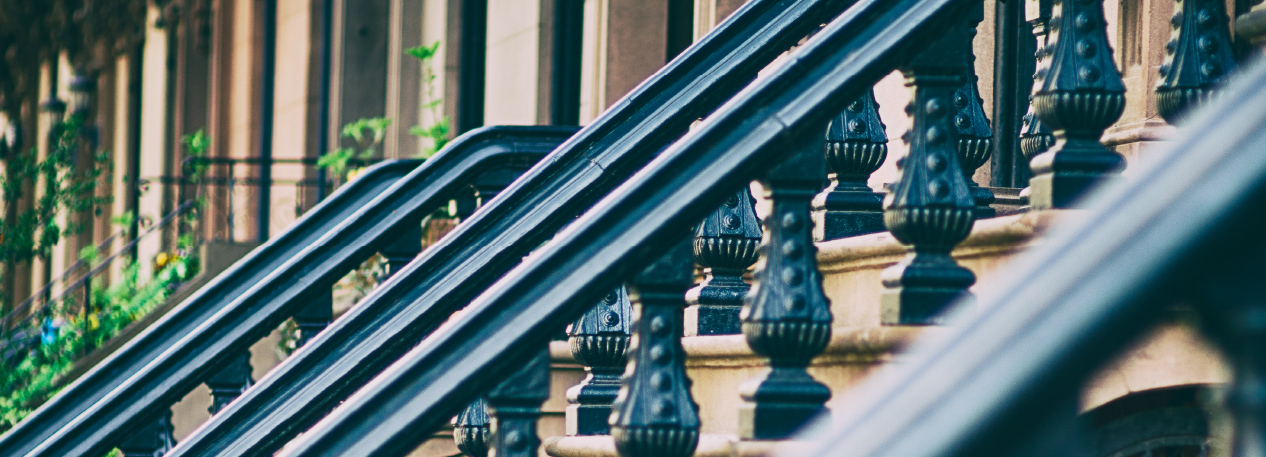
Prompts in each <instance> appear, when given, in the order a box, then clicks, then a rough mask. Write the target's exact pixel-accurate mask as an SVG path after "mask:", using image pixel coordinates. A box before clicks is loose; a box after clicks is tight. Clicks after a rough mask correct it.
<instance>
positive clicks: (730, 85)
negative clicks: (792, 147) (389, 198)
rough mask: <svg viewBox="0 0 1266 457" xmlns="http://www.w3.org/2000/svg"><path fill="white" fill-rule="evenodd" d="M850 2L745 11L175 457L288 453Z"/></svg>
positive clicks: (757, 1)
mask: <svg viewBox="0 0 1266 457" xmlns="http://www.w3.org/2000/svg"><path fill="white" fill-rule="evenodd" d="M850 3H852V2H851V1H849V0H838V1H837V0H798V1H791V2H788V1H781V0H753V1H751V2H748V3H747V4H745V5H744V6H743V7H742V8H740V9H739V10H738V11H736V12H735V13H734V14H732V15H731V16H730V18H729V19H727V20H726V21H725V22H724V23H723V24H721V25H720V26H718V27H717V28H716V29H714V30H713V31H712V33H710V34H709V35H708V36H707V37H705V38H704V39H702V40H700V41H699V42H697V43H695V44H694V45H693V46H692V47H691V48H690V49H687V50H686V51H685V52H683V53H682V54H681V55H679V56H678V57H677V58H676V59H674V60H673V62H671V63H669V64H668V65H667V66H666V67H665V68H664V69H662V70H660V72H658V73H657V74H655V75H653V76H651V77H650V78H649V79H648V80H647V81H646V82H644V83H642V85H641V86H639V87H638V88H637V89H635V90H634V91H633V92H632V93H631V94H629V95H628V96H626V97H625V98H624V99H623V100H622V101H620V102H618V103H616V104H615V105H614V106H613V107H612V108H611V109H609V110H608V111H607V112H606V113H604V114H603V115H602V116H601V117H600V118H599V119H596V120H595V121H594V122H593V123H591V124H589V125H588V126H586V128H585V129H584V130H582V131H580V132H579V133H577V134H576V136H575V137H573V138H572V139H571V140H569V141H568V142H567V143H565V144H563V145H562V146H560V147H559V148H558V150H556V151H555V152H553V153H552V154H551V155H550V156H549V157H548V158H546V159H543V160H542V162H541V164H540V165H538V166H536V167H534V168H533V169H532V170H530V171H528V173H527V174H526V175H524V176H523V177H522V178H520V179H519V180H518V181H516V182H515V183H514V184H513V185H511V186H510V187H509V188H507V189H506V190H505V191H503V192H502V193H501V194H499V195H498V196H497V198H495V199H493V200H492V201H491V202H489V203H488V204H487V205H486V206H485V207H483V208H481V209H480V210H479V211H478V212H476V213H475V214H474V215H473V216H472V217H471V218H470V219H468V220H466V221H464V222H463V223H462V224H461V225H459V226H458V227H457V228H456V229H455V230H454V231H453V232H452V233H450V234H449V235H447V236H446V237H445V238H444V239H442V240H440V241H439V243H437V244H436V245H434V246H432V247H430V248H429V249H428V250H427V251H425V252H424V253H423V254H422V255H421V256H419V257H418V258H417V259H416V260H414V262H413V263H411V264H410V265H409V266H407V267H406V268H404V269H403V270H401V271H400V272H399V273H397V274H395V276H393V277H392V278H391V279H390V280H389V281H387V282H386V283H384V284H382V285H380V286H379V289H378V291H376V292H375V293H374V294H372V295H370V296H368V297H366V298H365V299H363V300H362V301H360V302H359V303H358V305H357V306H356V308H354V309H352V310H351V311H349V312H348V314H345V315H343V316H342V317H340V318H339V320H338V321H336V322H335V323H334V324H332V325H331V326H330V327H329V328H327V329H326V330H325V331H324V332H322V333H321V335H319V336H318V337H317V338H315V339H314V340H312V341H310V342H308V344H307V345H306V346H305V347H304V350H302V351H299V352H297V353H295V354H294V355H292V356H291V359H290V362H289V363H287V364H284V365H282V366H279V367H278V368H277V369H276V370H274V371H273V372H272V373H270V375H269V376H268V377H267V378H265V379H262V380H261V381H260V382H259V383H257V384H255V385H254V386H253V387H252V389H250V390H249V391H247V392H245V393H244V394H243V395H242V396H241V397H238V398H237V400H235V401H234V403H232V404H231V405H229V406H228V407H226V408H225V409H223V410H221V411H220V412H219V413H218V414H217V415H216V416H214V417H213V418H212V419H211V421H210V422H208V423H207V424H205V426H203V427H201V428H200V429H199V430H198V432H197V433H195V434H194V435H192V436H190V437H187V438H186V439H185V440H182V444H181V445H179V446H178V447H176V448H175V449H173V450H172V451H171V452H170V453H169V454H168V455H170V456H193V455H197V456H210V455H219V456H229V455H238V454H239V453H241V452H244V450H246V449H250V450H251V452H255V453H261V454H267V453H269V452H273V451H275V450H277V449H280V447H281V446H282V445H284V444H285V443H286V442H287V441H289V439H290V438H291V437H293V436H294V435H295V434H296V433H297V432H298V431H300V430H302V429H303V428H304V426H305V425H306V424H311V423H313V422H314V421H316V420H317V419H319V418H320V416H321V415H323V414H325V412H326V411H328V410H329V408H332V407H334V406H335V405H337V404H338V402H339V401H342V400H343V399H345V398H347V396H348V395H350V394H351V392H352V391H353V390H354V389H356V388H357V387H359V386H361V385H363V384H364V382H365V381H366V380H368V379H369V378H370V377H371V376H373V375H374V374H376V373H378V372H379V371H380V370H381V369H382V368H384V367H385V366H386V365H387V364H389V363H390V362H391V361H392V360H393V359H394V358H396V357H398V356H399V355H401V354H403V353H404V352H405V351H407V350H408V349H410V348H411V347H413V345H414V344H415V343H416V342H417V341H419V340H421V339H422V338H423V337H425V335H426V334H427V332H429V331H430V330H431V329H433V328H435V327H436V326H438V325H440V323H442V322H444V321H445V320H446V319H448V317H449V316H450V315H451V313H452V312H453V311H455V310H457V309H459V308H461V307H462V306H465V305H466V304H467V303H469V302H470V299H472V298H474V297H475V296H476V295H478V293H479V292H481V291H483V290H484V289H485V288H486V287H487V286H488V285H490V284H492V283H493V282H494V281H496V279H497V278H499V277H500V276H501V275H502V274H504V273H505V272H507V271H509V270H510V269H511V268H513V267H514V266H515V265H517V264H518V263H519V262H520V260H521V259H522V258H523V257H524V256H526V255H528V254H529V253H530V252H532V251H533V250H534V249H536V248H537V247H538V246H540V245H541V243H543V242H545V241H547V240H548V239H549V238H550V237H552V236H554V234H555V233H557V232H558V230H560V229H561V228H562V227H564V226H565V225H567V224H568V223H570V222H571V221H573V220H574V217H575V216H576V215H578V214H580V213H582V212H584V211H585V210H587V209H589V208H590V207H592V206H593V204H594V203H595V202H596V201H597V200H598V199H600V198H601V197H602V196H603V195H605V194H607V193H609V192H610V191H611V190H612V189H614V188H615V187H616V186H618V185H620V184H621V183H623V182H624V181H626V180H627V179H628V178H629V177H630V176H633V175H634V173H636V172H637V171H638V170H639V169H641V167H642V166H643V165H645V164H646V163H647V162H650V161H651V160H653V159H654V158H655V156H656V155H657V154H658V153H659V151H661V150H662V148H663V147H664V146H666V145H668V144H669V143H671V142H672V141H673V140H675V139H676V138H677V137H678V136H679V135H680V134H682V133H684V132H685V131H686V130H687V129H688V128H689V126H690V124H691V123H692V122H693V121H695V120H697V119H699V118H701V117H705V116H707V115H708V113H710V112H712V111H713V110H715V109H716V108H717V107H718V106H720V105H721V103H723V102H724V101H725V100H726V99H728V98H729V97H731V96H733V94H735V93H737V92H738V91H739V90H740V89H741V88H742V87H744V86H745V85H746V84H747V83H748V82H749V81H751V80H752V78H755V77H756V74H757V72H759V71H760V70H761V69H762V68H764V67H765V66H767V65H768V63H769V62H771V61H772V60H774V59H775V58H776V57H777V56H778V55H780V54H782V53H783V52H784V51H785V50H786V49H788V48H789V47H791V46H793V45H794V44H795V43H796V42H797V41H799V40H800V39H801V38H803V37H804V36H805V35H807V34H809V33H810V32H812V31H813V30H815V29H816V28H817V27H818V26H819V25H820V24H821V22H822V18H824V17H834V16H835V15H836V14H838V13H839V12H840V11H843V10H844V9H845V8H846V7H847V5H848V4H850ZM562 327H563V326H562V325H559V326H558V328H562ZM300 392H302V394H299V393H300Z"/></svg>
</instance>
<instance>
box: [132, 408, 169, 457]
mask: <svg viewBox="0 0 1266 457" xmlns="http://www.w3.org/2000/svg"><path fill="white" fill-rule="evenodd" d="M173 447H176V439H175V438H173V437H172V425H171V410H170V409H164V410H163V411H160V412H159V413H158V414H157V415H155V416H154V417H151V418H149V419H147V420H145V421H142V422H141V425H139V426H138V427H136V428H135V429H133V430H132V431H131V432H129V433H128V434H127V437H126V438H124V439H123V440H122V441H120V442H119V445H118V448H119V451H122V452H123V456H124V457H156V456H160V455H163V454H166V453H167V451H168V450H170V449H171V448H173Z"/></svg>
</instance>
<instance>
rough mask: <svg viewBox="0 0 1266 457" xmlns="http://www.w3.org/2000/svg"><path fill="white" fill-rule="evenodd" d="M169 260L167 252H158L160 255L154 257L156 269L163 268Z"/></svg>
mask: <svg viewBox="0 0 1266 457" xmlns="http://www.w3.org/2000/svg"><path fill="white" fill-rule="evenodd" d="M168 260H169V259H168V258H167V253H166V252H160V253H158V256H156V257H154V269H156V270H157V269H161V268H163V267H164V266H166V265H167V261H168Z"/></svg>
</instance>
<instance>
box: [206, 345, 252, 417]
mask: <svg viewBox="0 0 1266 457" xmlns="http://www.w3.org/2000/svg"><path fill="white" fill-rule="evenodd" d="M252 383H254V380H253V379H251V353H250V351H242V352H241V353H238V354H237V355H232V356H229V357H228V360H227V361H226V362H225V363H224V365H223V366H221V367H220V368H219V369H218V370H216V372H215V373H214V374H212V375H211V376H210V377H209V378H207V382H206V384H207V387H209V388H210V389H211V408H209V409H208V411H210V412H211V414H216V413H218V412H220V410H221V409H224V407H225V406H227V405H228V404H229V403H231V402H232V401H233V399H235V398H237V397H238V395H241V394H242V392H245V391H246V389H247V388H249V387H250V386H251V384H252Z"/></svg>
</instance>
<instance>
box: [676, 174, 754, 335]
mask: <svg viewBox="0 0 1266 457" xmlns="http://www.w3.org/2000/svg"><path fill="white" fill-rule="evenodd" d="M754 205H755V199H753V198H752V194H751V191H749V190H747V189H746V188H744V189H740V190H739V191H738V192H736V193H735V194H734V195H733V196H731V197H730V199H729V200H726V202H725V204H724V205H721V207H720V208H717V210H716V211H713V212H712V214H709V215H708V217H707V218H706V219H704V220H703V222H701V223H700V224H699V228H698V230H696V231H695V239H694V258H695V262H697V263H698V264H699V265H701V266H703V267H704V273H705V274H706V275H707V277H706V278H704V280H703V282H702V283H700V284H699V286H697V287H695V288H693V289H690V290H689V291H687V292H686V302H687V303H689V304H690V305H691V306H692V308H690V309H688V310H687V312H688V313H693V314H694V315H695V316H693V317H694V318H695V319H694V321H695V328H694V329H691V330H693V332H689V333H690V334H693V335H733V334H737V333H739V332H740V331H741V330H740V326H739V311H740V310H742V309H743V296H744V295H747V291H748V289H750V287H749V286H748V285H747V281H744V280H743V272H745V271H747V268H748V267H750V266H752V264H753V263H756V259H757V257H758V253H757V251H756V248H757V247H758V246H760V220H759V219H757V218H756V209H755V208H754Z"/></svg>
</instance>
